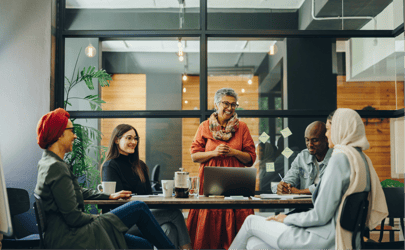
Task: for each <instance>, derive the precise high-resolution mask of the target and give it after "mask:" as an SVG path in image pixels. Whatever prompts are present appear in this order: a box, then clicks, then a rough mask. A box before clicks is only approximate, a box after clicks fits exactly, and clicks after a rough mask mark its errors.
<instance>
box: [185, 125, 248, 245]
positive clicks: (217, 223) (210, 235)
mask: <svg viewBox="0 0 405 250" xmlns="http://www.w3.org/2000/svg"><path fill="white" fill-rule="evenodd" d="M208 126H209V121H208V120H207V121H204V122H203V123H201V124H200V126H199V128H198V130H197V133H196V135H195V137H194V140H193V143H192V144H191V150H190V151H191V154H194V153H197V152H207V151H214V150H215V148H216V147H217V146H218V145H220V144H227V145H229V146H230V147H231V148H233V149H237V150H240V151H243V152H247V153H249V154H250V156H251V158H252V161H251V164H248V165H245V164H243V163H242V162H240V161H239V160H238V159H237V158H236V157H230V156H224V155H221V156H218V157H214V158H211V159H210V160H208V161H206V162H204V163H201V165H200V171H199V174H198V176H199V177H200V180H201V181H200V195H202V194H203V188H204V167H205V166H216V167H245V166H248V167H250V166H251V165H252V164H253V162H255V160H256V153H255V145H254V142H253V139H252V136H251V135H250V132H249V129H248V127H247V125H246V123H244V122H242V121H239V129H238V130H237V131H236V132H235V133H234V134H233V135H232V138H231V139H230V140H229V141H221V140H216V139H214V138H213V137H212V134H211V132H210V130H209V127H208ZM250 214H254V211H253V209H190V212H189V214H188V219H187V228H188V231H189V234H190V238H191V244H192V247H193V249H228V248H229V246H230V245H231V243H232V241H233V239H234V238H235V236H236V234H237V233H238V231H239V229H240V227H241V226H242V224H243V222H244V221H245V218H246V217H247V216H248V215H250Z"/></svg>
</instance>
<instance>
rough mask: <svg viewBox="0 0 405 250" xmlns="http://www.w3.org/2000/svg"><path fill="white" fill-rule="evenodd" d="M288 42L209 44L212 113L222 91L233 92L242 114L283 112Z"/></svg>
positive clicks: (216, 40) (213, 41) (221, 40)
mask: <svg viewBox="0 0 405 250" xmlns="http://www.w3.org/2000/svg"><path fill="white" fill-rule="evenodd" d="M284 47H285V46H284V42H283V41H279V40H277V39H226V38H210V39H209V40H208V57H207V59H208V60H207V64H208V91H207V92H208V96H207V97H208V99H207V100H208V101H207V103H208V107H207V108H208V109H214V95H215V93H216V91H217V90H218V89H220V88H225V87H226V88H233V89H234V90H235V91H236V92H237V94H238V97H239V101H238V102H239V108H238V109H239V110H271V109H282V105H281V103H282V88H283V75H284V74H283V58H285V57H284V56H283V55H284V51H285V50H284Z"/></svg>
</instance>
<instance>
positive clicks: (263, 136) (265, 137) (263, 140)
mask: <svg viewBox="0 0 405 250" xmlns="http://www.w3.org/2000/svg"><path fill="white" fill-rule="evenodd" d="M269 138H270V136H269V135H268V134H266V132H263V133H262V134H261V135H260V137H259V141H261V142H262V143H265V142H266V141H267V140H268V139H269Z"/></svg>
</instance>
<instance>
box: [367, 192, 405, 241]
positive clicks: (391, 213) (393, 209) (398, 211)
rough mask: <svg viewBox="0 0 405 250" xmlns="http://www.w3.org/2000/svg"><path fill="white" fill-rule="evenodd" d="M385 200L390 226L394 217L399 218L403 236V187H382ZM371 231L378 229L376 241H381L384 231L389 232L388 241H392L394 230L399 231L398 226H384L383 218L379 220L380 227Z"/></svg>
mask: <svg viewBox="0 0 405 250" xmlns="http://www.w3.org/2000/svg"><path fill="white" fill-rule="evenodd" d="M383 191H384V195H385V200H386V201H387V207H388V217H387V218H389V220H390V222H391V223H390V224H391V226H393V222H394V219H395V218H399V219H400V220H399V221H400V225H401V228H402V232H403V234H404V237H405V232H404V230H405V228H404V212H405V211H404V210H405V209H404V205H405V204H404V188H403V187H390V188H383ZM371 231H380V238H379V239H378V242H381V241H382V238H383V234H384V231H389V232H390V241H394V232H396V231H400V230H399V229H398V228H392V227H390V228H389V229H388V227H386V226H385V219H384V220H382V221H381V227H379V228H377V229H373V230H371Z"/></svg>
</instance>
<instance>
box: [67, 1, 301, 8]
mask: <svg viewBox="0 0 405 250" xmlns="http://www.w3.org/2000/svg"><path fill="white" fill-rule="evenodd" d="M179 2H180V0H66V8H69V9H95V8H97V9H151V8H152V9H153V8H156V9H166V8H179V7H180V4H179ZM303 2H304V0H221V1H219V0H208V6H207V7H208V8H214V9H215V8H236V9H244V10H246V9H293V10H296V9H299V8H300V7H301V5H302V4H303ZM184 7H185V8H199V7H200V0H185V1H184Z"/></svg>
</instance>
